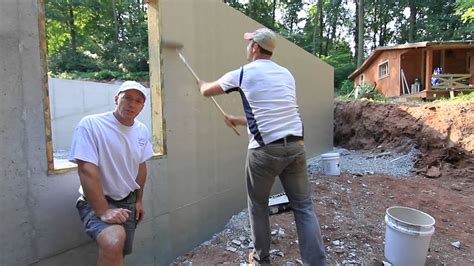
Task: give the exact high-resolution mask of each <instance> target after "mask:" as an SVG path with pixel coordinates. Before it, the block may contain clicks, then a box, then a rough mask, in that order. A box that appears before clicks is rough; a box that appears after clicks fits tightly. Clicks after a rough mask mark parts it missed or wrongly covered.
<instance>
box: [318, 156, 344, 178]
mask: <svg viewBox="0 0 474 266" xmlns="http://www.w3.org/2000/svg"><path fill="white" fill-rule="evenodd" d="M321 160H322V166H323V172H324V174H325V175H340V174H341V169H340V165H339V153H324V154H321Z"/></svg>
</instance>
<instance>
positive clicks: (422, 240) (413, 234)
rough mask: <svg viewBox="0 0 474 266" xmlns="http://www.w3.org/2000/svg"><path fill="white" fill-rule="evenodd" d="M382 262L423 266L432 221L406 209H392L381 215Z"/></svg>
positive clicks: (432, 231)
mask: <svg viewBox="0 0 474 266" xmlns="http://www.w3.org/2000/svg"><path fill="white" fill-rule="evenodd" d="M385 223H386V224H387V226H386V229H385V258H386V259H387V260H388V262H390V263H392V264H393V265H410V266H411V265H425V261H426V255H427V254H428V248H429V246H430V240H431V236H432V235H433V233H434V231H435V229H434V224H435V219H434V218H433V217H431V216H430V215H428V214H426V213H424V212H422V211H419V210H416V209H412V208H407V207H400V206H393V207H390V208H388V209H387V211H386V215H385Z"/></svg>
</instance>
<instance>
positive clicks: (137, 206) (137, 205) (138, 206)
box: [135, 201, 145, 223]
mask: <svg viewBox="0 0 474 266" xmlns="http://www.w3.org/2000/svg"><path fill="white" fill-rule="evenodd" d="M135 209H136V211H137V214H136V216H135V219H136V220H137V223H140V222H141V221H142V220H143V217H145V209H144V208H143V204H142V202H141V201H140V202H138V201H137V203H135Z"/></svg>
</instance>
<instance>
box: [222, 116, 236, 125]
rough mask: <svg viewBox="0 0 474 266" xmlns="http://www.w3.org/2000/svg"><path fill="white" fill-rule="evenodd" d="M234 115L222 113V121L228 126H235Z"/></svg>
mask: <svg viewBox="0 0 474 266" xmlns="http://www.w3.org/2000/svg"><path fill="white" fill-rule="evenodd" d="M234 120H235V117H234V116H233V115H228V114H225V115H224V122H225V124H226V125H227V126H228V127H236V126H237V124H236V123H235V122H234Z"/></svg>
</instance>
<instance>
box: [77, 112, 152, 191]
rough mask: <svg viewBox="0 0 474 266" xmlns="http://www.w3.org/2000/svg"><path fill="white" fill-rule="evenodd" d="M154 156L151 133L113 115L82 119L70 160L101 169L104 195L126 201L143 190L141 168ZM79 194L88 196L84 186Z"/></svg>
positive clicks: (99, 115) (107, 114) (139, 125)
mask: <svg viewBox="0 0 474 266" xmlns="http://www.w3.org/2000/svg"><path fill="white" fill-rule="evenodd" d="M151 156H153V149H152V146H151V143H150V141H149V135H148V129H147V128H146V126H145V125H144V124H143V123H141V122H140V121H138V120H136V119H135V122H134V123H133V125H132V126H130V127H128V126H125V125H123V124H121V123H120V122H119V121H118V120H117V118H115V116H114V115H113V112H107V113H103V114H97V115H90V116H86V117H84V118H82V120H81V121H80V122H79V124H78V125H77V127H76V129H75V130H74V136H73V141H72V146H71V153H70V155H69V159H70V161H72V162H75V161H76V160H82V161H86V162H90V163H93V164H95V165H97V166H98V168H99V173H100V177H101V180H102V188H103V191H104V195H106V196H109V197H110V198H112V199H114V200H121V199H123V198H125V197H126V196H127V195H128V194H130V192H132V191H134V190H137V189H139V188H140V186H139V185H138V184H137V182H136V178H137V175H138V168H139V165H140V164H141V163H143V162H145V161H146V160H148V159H150V157H151ZM79 192H80V193H81V194H82V195H84V192H83V190H82V186H81V187H80V188H79Z"/></svg>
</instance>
